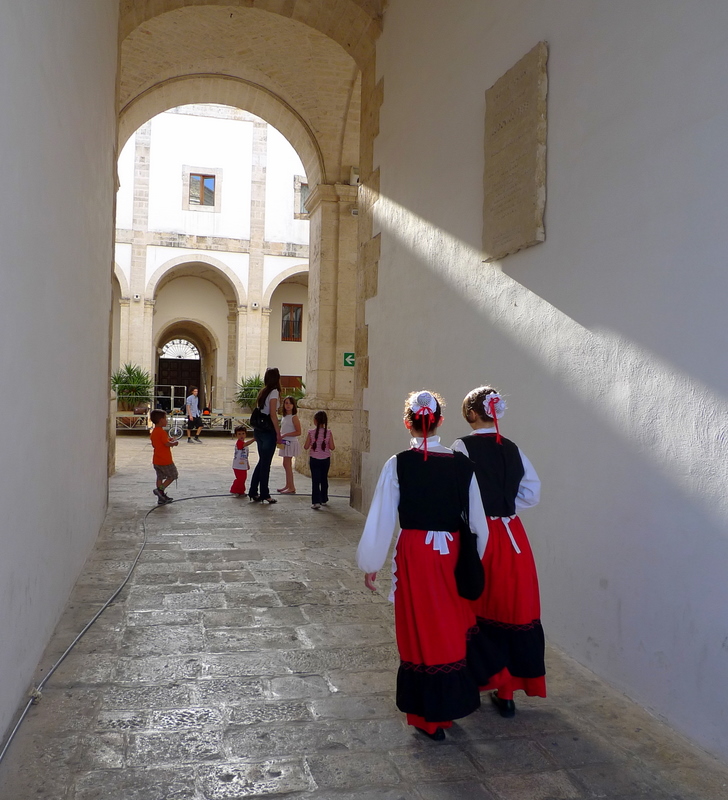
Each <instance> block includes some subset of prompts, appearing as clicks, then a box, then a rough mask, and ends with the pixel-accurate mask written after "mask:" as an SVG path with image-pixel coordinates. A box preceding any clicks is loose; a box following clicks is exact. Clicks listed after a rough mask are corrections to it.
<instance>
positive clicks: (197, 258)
mask: <svg viewBox="0 0 728 800" xmlns="http://www.w3.org/2000/svg"><path fill="white" fill-rule="evenodd" d="M184 275H194V276H196V277H198V278H203V279H204V280H206V281H210V282H211V283H213V284H215V286H217V287H218V289H220V291H221V292H223V294H224V295H225V297H226V299H228V300H229V301H230V302H234V303H236V304H237V305H241V304H243V303H245V299H246V292H245V285H244V284H243V282H242V280H241V279H240V276H239V275H238V274H236V273H235V271H234V270H232V269H231V268H230V267H229V266H228V265H227V264H225V262H224V261H222V260H220V259H219V258H215V257H214V256H211V255H209V254H207V253H194V254H191V255H184V256H177V257H176V258H171V259H170V260H169V261H165V262H164V264H162V265H161V266H160V267H158V268H157V269H156V270H155V271H154V272H153V273H152V275H151V276H150V278H149V281H148V283H147V285H146V290H145V294H146V296H147V297H153V298H156V295H157V292H158V291H159V290H160V289H161V288H162V287H163V286H164V284H166V283H169V281H170V280H174V278H180V277H182V276H184Z"/></svg>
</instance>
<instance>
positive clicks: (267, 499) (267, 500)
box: [260, 497, 278, 505]
mask: <svg viewBox="0 0 728 800" xmlns="http://www.w3.org/2000/svg"><path fill="white" fill-rule="evenodd" d="M260 502H261V503H268V505H273V503H277V502H278V501H277V500H276V499H275V497H263V498H262V499H261V501H260Z"/></svg>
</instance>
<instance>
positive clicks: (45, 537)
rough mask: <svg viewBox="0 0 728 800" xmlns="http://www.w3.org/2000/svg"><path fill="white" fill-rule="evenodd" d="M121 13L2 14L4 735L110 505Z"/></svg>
mask: <svg viewBox="0 0 728 800" xmlns="http://www.w3.org/2000/svg"><path fill="white" fill-rule="evenodd" d="M117 9H118V2H117V0H66V1H65V2H63V3H58V2H56V0H33V2H23V3H2V4H0V108H2V109H4V111H3V113H2V124H0V157H1V158H2V161H3V164H4V165H5V167H4V170H3V179H4V191H3V192H2V194H1V195H0V241H2V250H1V251H0V271H1V273H2V290H1V291H0V373H1V374H2V376H3V389H4V391H3V394H4V399H5V407H6V410H10V409H14V410H15V412H16V414H17V415H18V419H17V422H15V423H14V424H6V425H5V426H4V427H3V454H4V456H3V459H2V461H0V508H1V509H2V524H1V525H0V551H1V552H2V558H0V641H1V642H2V646H1V647H0V675H1V676H2V680H0V735H1V734H2V732H4V731H5V730H7V728H8V726H9V724H10V722H11V719H12V717H13V715H14V714H15V712H16V710H17V709H18V707H19V706H20V704H21V702H23V697H24V693H25V691H26V690H27V689H28V687H29V685H30V682H31V680H32V677H33V672H34V670H35V667H36V664H37V662H38V661H39V659H40V656H41V654H42V652H43V649H44V647H45V645H46V642H47V640H48V638H49V636H50V634H51V632H52V630H53V628H54V626H55V623H56V621H57V619H58V617H59V615H60V614H61V612H62V610H63V607H64V605H65V602H66V600H67V598H68V595H69V592H70V590H71V588H72V586H73V584H74V582H75V580H76V576H77V575H78V573H79V571H80V569H81V567H82V566H83V563H84V561H85V559H86V557H87V555H88V553H89V552H90V550H91V547H92V545H93V542H94V540H95V538H96V535H97V533H98V531H99V528H100V526H101V524H102V521H103V517H104V512H105V508H106V485H107V484H106V470H107V463H106V462H107V444H106V436H107V426H106V420H107V416H108V411H109V388H108V374H109V313H110V307H111V264H112V241H113V239H112V236H113V199H114V188H115V187H114V169H115V163H114V144H115V116H114V92H115V72H116V59H117V56H116V52H117V51H116V48H117ZM51 408H53V409H54V410H55V416H56V418H57V421H56V422H53V421H52V420H49V412H50V409H51ZM59 408H60V409H61V410H60V411H59ZM64 409H68V413H64ZM72 409H73V413H71V410H72ZM59 415H60V416H59Z"/></svg>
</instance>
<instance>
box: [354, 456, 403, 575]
mask: <svg viewBox="0 0 728 800" xmlns="http://www.w3.org/2000/svg"><path fill="white" fill-rule="evenodd" d="M398 508H399V481H398V480H397V456H392V457H391V458H390V459H389V461H387V463H386V464H385V465H384V467H383V468H382V473H381V475H380V476H379V481H378V482H377V488H376V489H375V490H374V498H373V499H372V505H371V508H370V509H369V514H368V515H367V521H366V523H365V525H364V532H363V533H362V535H361V539H360V540H359V547H358V548H357V551H356V563H357V566H358V567H359V569H360V570H362V571H363V572H379V570H380V569H381V568H382V567H383V566H384V562H385V561H386V560H387V553H388V552H389V545H390V544H391V542H392V535H393V534H394V531H395V530H396V529H397V528H398V527H399V524H398V523H399V512H398Z"/></svg>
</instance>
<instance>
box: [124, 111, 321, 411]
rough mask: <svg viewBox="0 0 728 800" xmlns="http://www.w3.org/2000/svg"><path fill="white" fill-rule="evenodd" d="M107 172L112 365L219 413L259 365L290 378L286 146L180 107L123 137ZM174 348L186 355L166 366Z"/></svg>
mask: <svg viewBox="0 0 728 800" xmlns="http://www.w3.org/2000/svg"><path fill="white" fill-rule="evenodd" d="M118 175H119V183H120V188H119V191H118V194H117V207H116V228H117V230H116V255H115V262H116V263H115V276H116V281H115V287H114V288H115V294H116V302H117V303H118V314H116V315H115V324H114V343H113V346H112V352H113V359H114V362H115V364H114V365H115V366H118V365H121V364H126V363H132V364H137V365H139V366H142V367H143V368H144V369H146V370H147V371H148V372H149V373H150V374H151V375H152V376H153V377H154V380H155V383H156V384H157V385H158V386H160V385H161V386H162V387H166V386H170V385H171V386H188V385H192V384H194V385H196V386H199V387H200V395H201V397H202V401H203V405H206V406H209V407H210V408H212V409H217V410H220V411H223V412H225V413H231V412H233V411H235V410H236V407H235V405H234V403H233V396H234V394H235V391H236V385H237V383H238V382H240V381H241V380H242V379H244V378H246V377H250V376H254V375H262V374H263V373H264V371H265V369H266V367H267V366H275V367H278V369H279V370H280V372H281V375H282V376H283V384H284V386H289V387H294V386H300V385H301V384H302V383H304V382H305V370H306V328H307V310H308V298H307V291H308V229H309V222H308V214H307V213H306V210H305V208H304V207H303V200H305V197H306V189H307V186H308V184H307V181H306V176H305V173H304V168H303V165H302V163H301V161H300V159H299V157H298V156H297V154H296V152H295V150H294V149H293V147H291V145H290V144H289V143H288V142H287V141H286V139H285V138H284V137H283V136H282V135H281V134H280V133H279V132H278V131H277V130H276V129H275V128H273V127H272V126H270V125H268V124H267V123H266V122H264V121H263V120H261V119H259V118H258V117H255V116H254V115H252V114H249V113H247V112H245V111H242V110H240V109H237V108H232V107H230V106H220V105H207V104H200V105H189V106H182V107H179V108H174V109H171V110H170V111H167V112H165V113H163V114H159V115H157V116H155V117H154V118H153V119H151V120H150V121H149V122H147V123H145V124H144V125H143V126H142V127H141V128H140V129H139V130H138V131H137V132H136V133H135V134H134V135H133V136H132V137H130V139H129V140H128V141H127V143H126V145H125V146H124V148H123V150H122V152H121V154H120V157H119V162H118ZM179 340H181V341H182V342H187V343H189V344H190V345H192V347H191V348H189V349H190V350H192V351H196V353H197V354H199V358H192V359H180V357H179V356H177V357H176V358H168V357H167V356H168V355H170V354H168V353H165V348H166V347H167V346H168V345H169V344H170V342H176V341H179ZM183 362H184V363H183ZM159 391H161V392H162V393H164V392H165V391H166V390H165V389H164V388H162V389H160V390H159ZM182 393H183V392H182ZM176 395H177V396H179V395H180V391H177V392H176ZM178 399H179V397H177V400H178ZM162 403H163V405H164V401H162ZM178 405H179V403H178V402H175V397H174V395H171V396H170V403H169V407H170V409H171V408H172V407H176V406H178Z"/></svg>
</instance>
